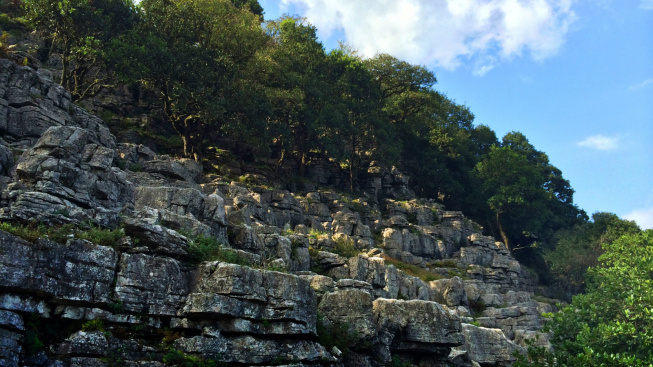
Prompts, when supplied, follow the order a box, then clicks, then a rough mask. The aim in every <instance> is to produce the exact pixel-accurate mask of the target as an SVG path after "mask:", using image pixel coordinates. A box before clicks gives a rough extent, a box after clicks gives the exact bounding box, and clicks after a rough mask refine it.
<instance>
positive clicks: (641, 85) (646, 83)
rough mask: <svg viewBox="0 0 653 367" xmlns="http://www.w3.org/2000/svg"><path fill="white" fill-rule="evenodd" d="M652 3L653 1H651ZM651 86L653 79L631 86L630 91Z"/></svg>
mask: <svg viewBox="0 0 653 367" xmlns="http://www.w3.org/2000/svg"><path fill="white" fill-rule="evenodd" d="M651 1H653V0H651ZM651 84H653V78H651V79H647V80H644V81H643V82H641V83H638V84H635V85H631V86H630V89H642V88H645V87H646V86H648V85H651Z"/></svg>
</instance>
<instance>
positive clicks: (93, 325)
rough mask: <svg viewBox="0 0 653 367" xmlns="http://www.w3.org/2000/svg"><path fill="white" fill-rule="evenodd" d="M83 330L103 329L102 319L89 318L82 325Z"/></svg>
mask: <svg viewBox="0 0 653 367" xmlns="http://www.w3.org/2000/svg"><path fill="white" fill-rule="evenodd" d="M82 330H83V331H104V321H102V320H90V321H87V322H85V323H84V324H83V325H82Z"/></svg>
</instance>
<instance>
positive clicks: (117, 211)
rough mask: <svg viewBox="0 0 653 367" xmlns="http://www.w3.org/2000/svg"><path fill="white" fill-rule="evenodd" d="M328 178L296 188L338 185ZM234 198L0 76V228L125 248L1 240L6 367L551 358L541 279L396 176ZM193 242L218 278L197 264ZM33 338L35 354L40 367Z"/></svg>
mask: <svg viewBox="0 0 653 367" xmlns="http://www.w3.org/2000/svg"><path fill="white" fill-rule="evenodd" d="M110 97H111V96H109V97H108V98H110ZM114 97H115V96H114ZM113 100H114V101H117V100H119V99H113ZM92 104H93V105H95V106H98V103H97V101H95V102H92ZM99 105H102V103H100V104H99ZM123 135H127V134H123ZM129 141H136V142H137V143H138V142H140V140H138V139H129ZM246 165H249V163H247V164H246ZM330 165H331V163H325V162H322V163H320V164H316V165H315V166H309V167H308V171H307V177H313V178H314V179H315V180H316V182H319V183H322V184H326V183H329V184H331V183H335V184H338V183H344V182H347V180H348V177H344V176H342V177H341V175H340V174H339V173H338V172H339V169H333V170H332V169H331V168H330ZM241 169H242V170H244V171H246V170H247V169H243V168H238V170H241ZM245 178H247V180H246V181H247V182H248V183H252V182H254V183H255V184H256V185H260V187H259V186H254V187H252V186H249V185H247V186H246V185H244V184H241V183H238V182H226V181H224V180H225V177H222V176H217V175H216V174H211V175H206V176H204V175H203V174H202V166H201V165H200V164H198V163H196V162H195V161H193V160H188V159H183V158H173V157H170V156H164V155H157V154H156V153H155V152H154V151H152V150H151V149H150V148H148V147H146V146H143V145H137V144H134V143H120V144H116V142H115V138H114V137H113V136H112V135H111V134H110V132H109V130H108V128H107V127H106V126H105V125H104V124H103V122H102V121H101V119H99V118H98V117H96V116H93V115H91V114H89V113H88V112H86V111H85V110H84V109H82V108H81V107H78V106H75V105H73V104H71V102H70V95H69V94H68V93H67V92H66V91H65V90H64V89H63V88H62V87H61V86H59V85H57V84H56V83H54V82H52V80H51V79H49V77H48V75H47V73H46V72H44V71H42V72H34V71H33V70H31V69H29V68H24V67H19V66H17V65H15V64H13V63H11V62H9V61H7V60H3V59H0V220H2V221H3V222H5V221H8V222H10V224H12V225H16V224H20V223H23V224H24V223H25V222H29V221H32V220H36V221H39V222H40V223H42V224H43V225H46V226H50V225H59V224H69V223H70V224H75V223H78V224H79V223H81V222H88V221H90V222H91V223H93V224H96V225H99V226H100V227H104V228H111V229H116V228H120V229H121V230H123V231H124V234H125V236H126V237H125V238H124V239H123V240H121V242H120V243H118V244H117V245H115V247H106V246H99V245H96V244H93V243H91V242H88V241H83V240H78V239H75V238H73V236H72V235H71V238H69V239H68V240H67V241H66V243H65V244H61V243H57V242H53V241H51V240H49V239H47V238H41V239H38V240H36V241H34V242H29V241H26V240H24V239H21V238H18V237H16V236H14V235H11V234H9V233H6V232H2V231H0V280H1V281H0V366H16V367H18V366H21V367H22V366H26V367H37V366H38V367H43V366H46V367H82V366H83V367H89V366H90V367H96V366H97V367H109V366H113V365H118V364H120V365H124V366H128V367H163V366H165V365H169V364H171V363H173V362H170V361H167V362H164V360H166V358H172V357H170V355H168V356H167V357H166V354H167V353H168V352H171V353H172V355H176V358H180V359H184V360H186V361H188V360H190V359H193V358H201V359H205V360H206V359H215V360H217V362H224V363H228V364H234V365H239V366H286V367H290V366H292V367H318V366H332V367H344V366H351V367H381V366H384V365H386V364H387V363H389V362H390V361H392V358H393V357H400V358H402V359H404V360H405V361H407V362H409V363H411V364H413V365H415V366H422V367H425V366H432V367H435V366H438V367H440V366H442V367H443V366H461V367H471V366H479V365H480V366H509V365H510V364H511V363H512V360H513V359H512V358H513V357H512V352H513V351H523V349H522V347H523V346H524V345H526V344H527V342H531V341H535V342H536V343H537V345H540V346H543V347H548V346H549V345H548V337H547V335H546V334H542V333H541V331H540V329H541V327H542V320H541V314H542V313H544V312H552V311H555V309H554V307H553V306H551V305H550V304H548V303H541V302H536V301H535V300H534V299H533V298H534V297H533V292H534V290H535V289H536V288H535V286H536V279H535V277H533V276H532V275H531V274H530V273H529V271H528V270H526V269H525V268H523V267H521V266H520V264H519V263H518V262H517V261H516V260H515V259H514V258H513V257H512V256H511V254H510V251H509V250H508V248H507V247H506V246H505V245H503V244H502V243H500V242H497V241H495V239H494V238H492V237H487V236H483V235H481V233H480V232H481V228H480V227H479V226H478V225H475V224H474V223H473V222H471V221H470V220H468V219H466V218H465V217H464V216H463V214H462V213H461V212H456V211H446V210H445V208H444V207H443V206H442V205H440V204H438V203H437V202H435V201H434V200H426V199H418V198H416V197H415V195H414V193H413V192H411V191H410V189H409V186H408V184H409V178H408V177H407V176H405V175H403V174H402V173H401V172H399V171H398V170H397V169H396V168H392V169H386V168H383V167H380V166H379V165H378V164H376V163H373V164H371V165H370V168H369V170H368V172H367V177H366V178H365V179H364V180H361V182H357V183H355V184H356V186H357V187H355V189H356V190H359V192H362V193H363V194H361V197H352V196H350V195H349V194H342V193H337V192H335V191H330V190H329V189H327V190H324V188H323V187H320V191H319V192H318V191H317V189H318V188H317V186H316V185H315V184H313V183H301V184H298V185H299V186H301V187H302V188H303V189H305V190H306V191H304V192H301V193H300V192H290V191H287V190H282V189H267V188H265V187H263V184H266V182H265V181H264V180H265V177H263V176H262V175H259V174H250V175H249V176H245ZM8 230H9V229H8ZM199 236H204V237H207V238H211V239H215V240H217V241H213V242H217V243H220V244H221V251H227V252H220V253H219V255H220V256H218V254H217V252H218V251H217V249H216V248H208V247H210V245H206V247H207V248H205V249H204V250H205V252H206V254H207V255H206V258H209V257H211V256H213V257H211V258H212V259H217V258H220V259H222V260H220V261H206V262H203V263H199V264H198V263H197V257H196V256H191V255H192V254H196V253H197V251H199V250H198V246H200V245H203V241H199ZM207 242H209V241H207ZM227 259H230V260H231V261H233V262H238V263H241V264H245V263H246V264H248V266H244V265H236V264H231V263H228V262H225V261H223V260H227ZM392 264H394V265H392ZM420 277H421V278H420ZM433 279H436V280H433ZM538 300H542V299H540V298H538ZM318 315H320V317H319V318H318ZM471 316H474V319H472V317H471ZM472 321H476V322H474V324H477V323H478V324H479V325H482V327H477V326H474V325H471V324H469V323H471V322H472ZM83 325H84V326H83ZM318 330H320V333H327V334H320V335H318ZM44 333H47V335H46V334H44ZM334 333H335V334H334ZM325 337H326V339H325ZM36 338H41V339H40V340H41V341H43V342H45V343H46V344H47V345H44V346H43V348H41V350H34V349H35V348H36V347H39V343H38V342H37V339H36ZM318 340H320V341H321V342H323V343H325V345H329V342H325V340H330V341H332V342H343V341H346V343H345V344H347V345H345V346H343V344H342V343H339V344H338V345H339V346H342V348H343V350H339V349H338V348H337V347H331V346H330V347H329V348H328V350H327V348H326V347H325V346H324V345H321V344H319V343H318ZM333 344H334V345H335V344H337V343H333ZM36 349H38V348H36ZM345 349H346V350H345ZM175 363H182V362H181V361H177V362H175Z"/></svg>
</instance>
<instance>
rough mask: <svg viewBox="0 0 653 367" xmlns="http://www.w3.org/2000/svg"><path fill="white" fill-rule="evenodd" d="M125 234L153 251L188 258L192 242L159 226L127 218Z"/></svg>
mask: <svg viewBox="0 0 653 367" xmlns="http://www.w3.org/2000/svg"><path fill="white" fill-rule="evenodd" d="M124 224H125V234H126V235H128V236H131V237H133V238H136V239H138V240H139V241H140V243H141V244H143V245H145V246H147V247H148V248H149V249H151V251H153V252H154V253H158V254H163V255H177V256H187V255H188V246H189V244H190V241H189V240H188V239H187V238H186V237H185V236H183V235H180V234H179V233H177V232H176V231H173V230H171V229H168V228H166V227H162V226H160V225H157V224H149V223H147V222H144V221H141V220H138V219H135V218H125V220H124Z"/></svg>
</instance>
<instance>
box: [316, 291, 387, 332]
mask: <svg viewBox="0 0 653 367" xmlns="http://www.w3.org/2000/svg"><path fill="white" fill-rule="evenodd" d="M372 301H373V298H372V296H371V295H370V293H369V292H366V291H364V290H360V289H346V290H338V291H336V292H330V293H326V294H324V296H322V300H321V301H320V304H319V305H318V311H319V312H320V313H321V314H322V315H323V316H324V318H325V322H326V323H327V325H330V324H333V323H339V324H345V323H348V324H349V326H350V327H351V328H352V331H355V332H356V335H357V336H358V337H359V338H360V339H361V340H362V339H371V338H372V337H373V336H374V335H375V333H376V325H375V323H374V320H373V317H374V315H373V312H372Z"/></svg>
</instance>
